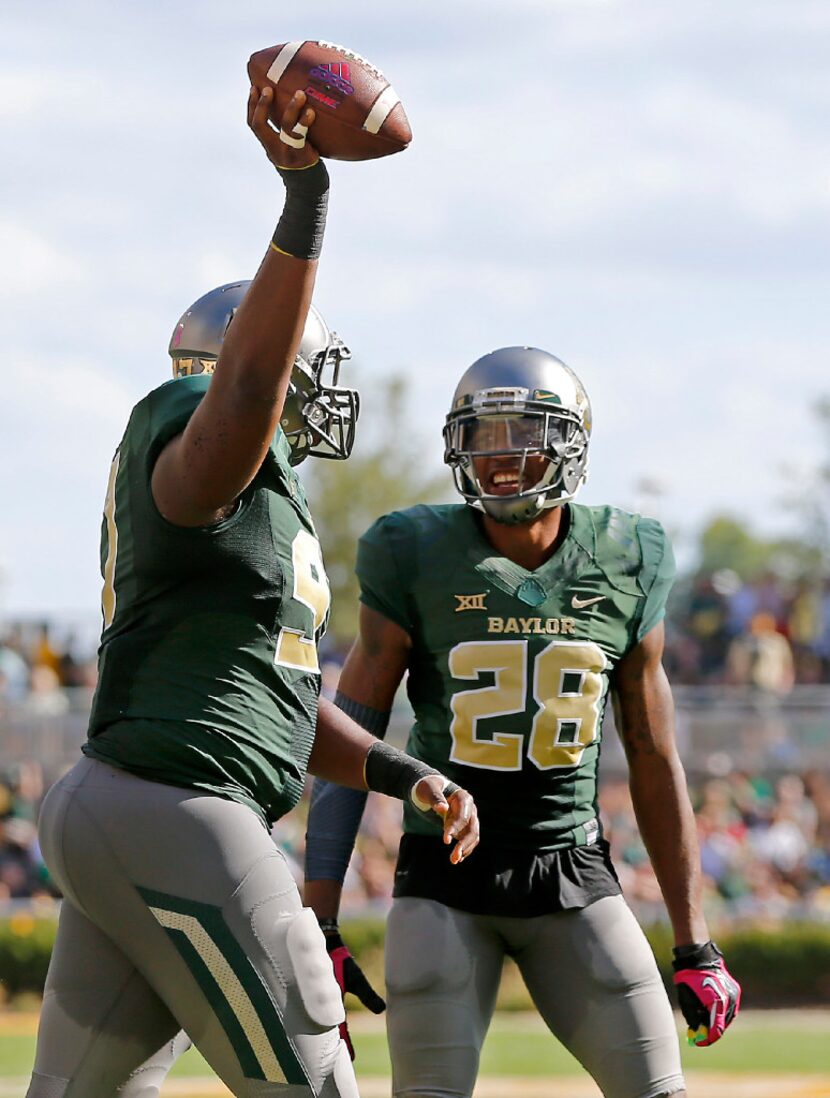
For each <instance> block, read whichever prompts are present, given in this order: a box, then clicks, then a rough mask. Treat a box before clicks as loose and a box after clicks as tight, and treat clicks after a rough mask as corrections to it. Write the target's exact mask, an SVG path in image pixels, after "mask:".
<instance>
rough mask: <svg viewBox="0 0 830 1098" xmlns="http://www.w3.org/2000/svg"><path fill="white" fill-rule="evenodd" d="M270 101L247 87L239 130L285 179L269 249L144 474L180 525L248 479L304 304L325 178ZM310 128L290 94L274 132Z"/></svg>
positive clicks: (285, 374)
mask: <svg viewBox="0 0 830 1098" xmlns="http://www.w3.org/2000/svg"><path fill="white" fill-rule="evenodd" d="M272 97H273V92H272V90H271V89H270V88H264V89H262V91H261V92H260V90H259V89H258V88H254V87H252V88H251V91H250V95H249V97H248V125H249V126H250V127H251V129H252V130H253V132H254V134H255V136H256V137H257V139H258V140H259V142H260V144H261V145H262V146H263V148H264V149H265V153H266V155H267V156H268V159H269V160H270V161H271V163H272V164H273V165H274V167H275V168H276V169H277V170H278V171H279V172H280V174H281V175H282V178H283V180H284V182H285V187H286V202H285V208H284V210H283V214H282V218H281V219H280V223H279V225H278V228H277V232H276V233H275V244H272V245H271V246H270V247H269V248H268V251H267V252H266V254H265V258H264V259H263V261H262V263H261V265H260V268H259V271H258V272H257V274H256V277H255V278H254V280H253V281H252V283H251V285H250V287H249V289H248V292H247V293H246V295H245V297H244V299H243V301H242V304H241V305H240V307H239V310H238V312H237V314H236V316H235V318H234V320H233V323H232V324H231V325H230V327H229V328H228V332H227V335H226V337H225V339H224V341H223V343H222V349H221V352H220V355H219V359H218V362H217V364H216V371H215V374H214V376H213V379H212V381H211V383H210V386H209V387H208V390H207V393H206V394H205V397H204V399H203V400H202V402H201V403H200V404H199V406H198V408H197V409H196V411H195V412H194V413H193V416H192V417H191V419H190V421H189V423H188V425H187V427H186V428H185V429H184V431H183V432H182V433H181V434H180V435H177V436H176V437H175V438H173V439H172V440H171V441H170V442H169V443H168V444H167V446H166V447H165V448H164V450H163V451H162V453H161V454H160V455H159V458H158V460H157V462H156V465H155V468H154V471H153V478H152V489H153V497H154V499H155V502H156V506H157V507H158V509H159V511H160V512H161V514H162V515H164V517H165V518H167V519H168V520H169V521H171V522H174V523H177V524H178V525H181V526H202V525H207V524H209V523H211V522H214V521H216V520H217V519H219V518H221V517H222V516H223V515H224V514H226V513H227V510H228V508H229V507H231V506H232V505H233V503H234V501H235V500H236V498H237V497H238V496H239V494H240V493H241V492H242V491H244V489H245V488H246V487H247V486H248V485H249V484H250V483H251V481H252V480H253V478H254V477H255V476H256V473H257V471H258V470H259V467H260V466H261V464H262V462H263V460H264V458H265V455H266V454H267V452H268V448H269V446H270V445H271V442H272V440H273V438H274V434H275V432H276V430H277V427H278V425H279V420H280V415H281V413H282V407H283V402H284V400H285V395H286V391H287V388H288V383H289V379H290V377H291V370H292V368H293V365H294V359H295V356H296V353H297V348H298V347H299V343H300V339H301V337H302V333H303V327H304V325H305V320H306V316H307V314H308V307H309V305H310V303H311V292H312V289H313V287H314V279H315V275H316V271H317V255H318V254H319V250H320V244H321V241H322V232H323V226H324V223H325V214H326V202H327V196H328V173H327V171H326V168H325V165H324V164H323V162H322V161H321V160H320V158H319V156H318V154H317V152H316V150H315V149H314V147H313V145H311V144H309V143H307V144H305V145H304V146H303V147H301V148H297V147H295V146H294V145H291V144H287V143H286V142H285V141H283V140H281V137H280V134H279V133H278V132H277V131H276V130H274V129H273V127H272V126H271V125H270V124H269V122H268V109H269V106H270V103H271V99H272ZM313 121H314V111H313V110H311V109H310V108H308V107H306V106H305V95H304V94H303V93H302V92H298V93H296V95H295V96H294V99H293V100H292V102H291V103H290V105H289V106H288V107H287V108H286V111H285V114H284V116H283V119H282V129H283V132H288V133H289V135H290V133H291V131H295V130H296V127H298V126H299V127H302V126H311V125H312V123H313ZM296 132H302V131H301V130H296ZM280 245H283V246H282V247H280Z"/></svg>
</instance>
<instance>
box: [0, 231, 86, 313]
mask: <svg viewBox="0 0 830 1098" xmlns="http://www.w3.org/2000/svg"><path fill="white" fill-rule="evenodd" d="M0 256H3V257H4V259H3V261H2V262H0V292H2V293H3V294H4V295H6V296H7V298H9V297H10V298H14V299H17V296H18V295H19V294H24V295H40V294H44V295H45V294H47V293H49V292H51V291H54V290H56V289H58V288H59V287H62V286H66V285H69V284H75V285H77V284H78V283H79V282H82V281H83V280H84V279H85V277H86V269H85V264H84V262H83V261H82V260H81V259H79V258H78V257H77V256H73V255H68V254H67V253H65V252H62V251H60V250H59V249H58V248H56V247H54V246H53V245H52V244H51V243H50V242H49V241H48V240H46V239H45V238H44V237H42V236H39V235H38V234H37V233H36V232H35V231H34V230H32V229H29V228H27V227H26V226H24V225H17V224H14V223H13V222H10V221H0Z"/></svg>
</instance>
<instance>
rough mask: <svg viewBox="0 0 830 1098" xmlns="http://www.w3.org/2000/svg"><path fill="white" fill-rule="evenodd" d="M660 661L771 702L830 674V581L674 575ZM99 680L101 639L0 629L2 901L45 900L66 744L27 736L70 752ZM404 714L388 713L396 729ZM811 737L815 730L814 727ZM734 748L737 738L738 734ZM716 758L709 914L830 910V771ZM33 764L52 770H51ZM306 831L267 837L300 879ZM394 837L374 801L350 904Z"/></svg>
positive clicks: (702, 823)
mask: <svg viewBox="0 0 830 1098" xmlns="http://www.w3.org/2000/svg"><path fill="white" fill-rule="evenodd" d="M666 663H667V668H668V670H669V674H670V676H671V678H672V680H673V681H674V682H675V683H677V684H678V685H692V686H695V685H697V686H706V687H708V686H720V685H731V686H735V687H742V688H746V689H748V690H749V691H751V692H752V694H753V695H755V696H762V697H764V698H766V699H770V700H771V702H772V704H777V702H776V699H778V701H780V703H781V704H782V705H786V704H787V703H786V701H785V698H786V695H787V694H788V693H789V692H790V691H791V690H792V689H793V687H794V686H796V685H800V684H817V683H825V684H830V583H828V584H826V585H825V586H824V587H822V588H821V589H819V588H817V587H816V586H815V585H807V584H802V585H787V584H785V583H784V582H782V581H781V580H780V579H779V578H776V577H775V576H773V575H765V576H761V577H760V578H759V579H758V580H757V581H755V582H753V583H746V584H743V583H741V582H740V581H739V580H738V577H737V576H736V575H735V574H734V573H731V572H727V571H721V572H716V573H714V574H711V575H709V574H705V575H698V576H697V577H696V578H694V579H692V580H689V581H688V582H686V584H685V585H681V587H680V588H679V589H678V592H677V595H676V597H675V598H674V601H673V603H672V605H671V606H670V615H669V620H668V624H667V656H666ZM338 669H339V668H338V660H337V659H336V658H333V659H330V660H328V661H326V662H324V676H323V678H324V690H325V691H326V692H327V693H329V694H331V693H333V690H334V687H335V685H336V680H337V674H338ZM94 686H95V656H94V641H91V640H90V638H89V636H88V635H87V637H86V639H85V640H84V639H83V638H79V636H78V635H76V634H75V633H74V632H72V631H71V630H69V629H65V628H64V629H60V628H57V627H56V626H55V625H50V624H49V623H40V622H29V623H24V624H21V625H17V626H14V627H9V628H7V629H6V631H5V633H4V634H0V910H2V904H3V903H5V902H7V901H14V900H23V901H26V900H29V899H31V898H33V897H34V898H41V899H44V900H48V899H49V898H50V897H52V896H54V889H53V887H52V885H51V883H50V881H49V876H48V872H47V871H46V869H45V867H44V865H43V863H42V860H41V857H40V851H39V847H38V843H37V831H36V820H37V813H38V809H39V805H40V801H41V799H42V797H43V794H44V790H45V789H46V788H48V785H49V783H50V782H51V781H52V780H54V778H55V777H56V776H57V769H59V767H60V765H63V763H64V762H65V758H66V757H67V752H66V750H64V758H63V759H62V760H60V761H55V760H52V761H51V762H50V755H49V751H48V750H46V749H43V750H41V751H40V753H39V754H38V751H37V749H36V747H35V744H36V742H40V741H37V738H36V736H35V730H36V729H37V728H38V727H39V726H50V727H52V726H58V725H60V726H66V727H68V726H69V722H70V717H68V716H67V714H70V713H71V714H73V715H74V718H75V726H74V727H72V728H71V729H70V731H71V736H68V737H67V738H66V740H65V744H66V742H69V748H68V750H69V753H70V754H71V753H72V752H76V751H77V742H80V740H79V739H77V737H78V736H80V737H81V738H82V737H83V734H84V733H83V729H84V727H85V720H86V708H87V707H88V704H89V698H90V697H91V692H92V690H93V689H94ZM710 704H711V703H710ZM718 708H720V706H719V707H718ZM405 709H406V707H405V706H404V709H403V710H402V711H401V712H400V713H399V714H397V719H398V724H399V725H400V726H401V727H403V724H404V722H405V721H406V720H407V716H406V712H405V711H404V710H405ZM782 712H783V711H782ZM54 718H58V720H55V719H54ZM735 719H736V720H739V721H740V724H741V729H743V730H744V732H745V733H746V735H752V734H753V733H752V729H753V728H755V725H753V724H752V721H751V720H750V721H749V722H748V721H747V720H746V719H745V717H743V716H741V715H740V714H739V715H738V716H737V717H736V718H735ZM818 719H820V723H821V725H822V727H821V728H820V729H818V731H816V732H815V735H818V736H819V738H820V740H821V742H822V743H826V742H827V723H828V722H827V721H826V720H825V719H824V711H823V709H822V711H821V713H819V714H818ZM780 723H781V726H782V729H783V732H782V734H783V735H785V736H787V735H789V736H791V737H792V736H793V734H794V733H793V729H792V728H791V727H790V726H791V725H792V721H790V720H789V719H788V720H782V721H781V722H780ZM724 727H726V726H724ZM816 728H818V726H817V725H816ZM788 729H789V732H788ZM808 731H809V734H810V735H813V730H812V726H811V727H810V729H809V730H808ZM724 734H725V733H724ZM72 737H76V739H75V740H74V741H73V739H72ZM42 742H43V743H50V744H51V743H53V742H59V741H57V740H55V741H52V740H43V741H42ZM817 742H818V741H817ZM730 743H731V745H732V746H736V744H737V740H735V741H734V743H733V742H732V739H731V738H730ZM65 744H64V745H65ZM27 745H28V746H27ZM688 746H689V745H687V747H688ZM4 749H5V750H4ZM12 749H13V750H12ZM608 749H609V751H610V750H611V745H610V744H609V748H608ZM707 750H708V751H711V750H712V745H711V744H709V745H708V747H707ZM15 752H16V753H15ZM28 752H30V753H31V755H32V756H33V757H29V755H28ZM716 754H717V757H718V758H720V757H721V755H723V759H724V760H726V761H727V762H728V765H724V766H723V767H722V768H717V767H714V766H710V765H709V764H708V762H705V761H704V762H703V763H702V764H701V767H702V771H703V770H705V771H706V773H702V772H701V775H700V776H698V777H695V773H694V771H695V765H694V763H691V764H690V765H689V767H688V768H689V770H690V774H691V789H692V795H693V800H694V803H695V807H696V811H697V819H698V826H699V832H700V842H701V853H702V861H703V870H704V875H705V888H706V893H707V907H708V910H709V912H710V914H711V915H712V917H713V919H715V920H719V919H721V920H722V919H736V920H744V919H746V920H753V921H768V922H776V921H780V920H783V919H790V918H793V919H819V920H830V766H828V767H826V768H823V769H822V770H818V769H813V770H810V769H806V767H807V766H809V765H810V764H809V763H807V762H804V761H802V762H801V763H800V764H799V763H798V761H797V758H796V756H795V755H791V756H790V757H787V756H786V755H782V754H781V753H780V752H779V753H778V754H777V755H769V758H771V759H774V763H773V765H772V766H771V767H769V768H768V767H765V766H759V767H758V771H757V772H749V773H747V772H744V771H741V770H739V769H738V767H739V766H740V765H741V763H740V761H739V755H738V754H736V753H735V752H732V756H731V757H730V756H729V755H728V753H727V751H726V750H725V749H724V750H723V751H722V752H720V753H716ZM712 757H714V756H712ZM706 758H707V759H708V758H709V756H706ZM37 759H40V760H41V761H37ZM12 760H17V761H12ZM41 762H43V763H45V764H46V765H47V766H50V765H51V766H52V770H51V771H49V772H47V773H45V774H44V771H43V768H42V765H41ZM52 763H54V765H52ZM746 765H747V766H750V767H751V766H752V765H753V764H751V763H746ZM53 771H54V772H53ZM606 774H607V775H609V776H608V777H606V780H605V781H604V782H603V784H602V786H601V791H600V808H601V813H602V817H603V821H604V825H605V831H606V835H607V837H608V839H609V841H610V843H611V847H612V854H613V858H614V861H615V864H616V866H617V869H618V872H619V876H620V881H621V883H622V886H623V889H624V891H625V894H626V896H627V898H628V899H629V901H630V902H631V904H632V906H633V907H634V908H635V910H636V911H637V913H638V914H639V915H640V917H641V918H642V919H643V920H644V921H646V922H652V921H655V920H658V921H659V920H662V919H664V918H665V913H664V908H663V905H662V901H661V899H660V895H659V889H658V886H657V882H656V880H655V878H654V874H653V872H652V870H651V867H650V865H649V861H648V858H647V856H646V853H645V850H644V848H643V845H642V842H641V840H640V837H639V834H638V831H637V826H636V822H635V819H634V813H633V809H632V806H631V798H630V795H629V792H628V786H627V783H626V781H625V780H624V777H622V776H621V774H620V772H619V770H614V768H613V767H611V768H610V769H609V766H608V764H606ZM304 833H305V816H304V808H303V806H302V805H301V807H300V810H299V811H298V812H296V813H292V814H291V815H289V816H288V817H286V818H285V819H284V820H281V821H280V823H279V825H278V831H277V832H276V834H275V838H276V840H277V841H278V842H279V843H280V845H281V846H282V848H283V849H284V851H285V853H286V855H287V856H288V858H289V861H290V862H291V863H292V865H293V866H294V869H295V872H296V874H297V876H298V878H301V876H302V865H303V859H304V841H305V840H304ZM399 836H400V806H399V805H398V804H397V802H393V801H390V800H388V799H386V798H383V797H377V796H375V795H371V796H370V797H369V801H368V806H367V810H366V814H365V817H364V824H363V828H362V831H361V834H360V837H359V839H358V846H357V851H356V854H355V857H354V858H353V860H352V865H351V868H350V870H349V873H348V876H347V879H346V883H345V889H344V903H343V910H344V913H346V914H357V913H369V912H373V911H374V912H385V911H386V910H387V908H388V906H389V902H390V895H391V887H392V879H393V869H394V861H395V856H396V853H397V845H398V840H399Z"/></svg>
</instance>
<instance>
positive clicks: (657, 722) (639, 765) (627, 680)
mask: <svg viewBox="0 0 830 1098" xmlns="http://www.w3.org/2000/svg"><path fill="white" fill-rule="evenodd" d="M664 633H665V630H664V626H663V624H662V623H660V624H659V625H657V626H655V627H654V629H652V630H651V631H650V632H649V633H647V634H646V635H645V637H643V639H642V641H640V643H639V644H637V645H636V646H635V647H634V648H633V649H632V650H631V651H630V652H629V653H628V654H627V655H626V656H625V657H624V658H623V659H622V660H620V663H619V664H618V666H617V669H616V672H615V675H614V700H615V714H616V717H617V727H618V729H619V732H620V736H621V737H622V741H623V744H624V745H625V751H626V755H627V757H628V767H629V781H630V786H631V796H632V800H633V802H634V811H635V813H636V816H637V823H638V824H639V827H640V832H641V834H642V837H643V842H644V843H645V845H646V848H647V850H648V853H649V856H650V858H651V862H652V865H653V866H654V872H655V874H656V875H657V880H658V881H659V882H660V887H661V889H662V891H663V896H664V899H665V902H666V907H667V908H668V911H669V916H670V918H671V922H672V927H673V928H674V935H675V942H676V944H677V945H685V944H688V943H690V942H705V941H707V940H708V938H709V931H708V929H707V926H706V920H705V918H704V916H703V909H702V903H701V883H700V856H699V852H698V842H697V827H696V825H695V819H694V813H693V811H692V806H691V803H690V801H689V794H688V791H687V788H686V775H685V773H684V770H683V764H682V763H681V761H680V756H679V754H678V752H677V744H676V741H675V734H674V704H673V701H672V696H671V688H670V687H669V682H668V679H667V677H666V673H665V671H664V669H663V664H662V656H663V645H664Z"/></svg>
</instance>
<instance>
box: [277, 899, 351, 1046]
mask: <svg viewBox="0 0 830 1098" xmlns="http://www.w3.org/2000/svg"><path fill="white" fill-rule="evenodd" d="M285 945H286V949H287V950H288V956H289V958H290V960H291V967H292V968H293V970H294V980H295V982H296V984H297V990H298V991H299V993H300V998H301V1000H302V1003H303V1006H304V1007H305V1010H306V1013H307V1014H308V1016H309V1018H311V1020H312V1021H313V1022H316V1023H317V1025H319V1026H324V1027H325V1028H326V1029H331V1028H333V1027H334V1026H337V1025H339V1024H340V1023H341V1022H342V1021H344V1019H345V1017H346V1013H345V1010H344V1008H343V997H342V995H341V993H340V988H339V987H338V985H337V980H335V978H334V969H333V968H332V964H331V959H330V958H329V955H328V952H327V950H326V940H325V938H324V937H323V932H322V930H321V929H320V927H319V926H318V924H317V918H316V916H315V914H314V912H313V911H312V910H311V908H308V907H304V908H303V909H302V911H301V912H300V913H299V914H298V915H295V916H294V918H293V919H292V920H291V924H290V925H289V927H288V932H287V934H286V938H285ZM347 1055H348V1054H347Z"/></svg>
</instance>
